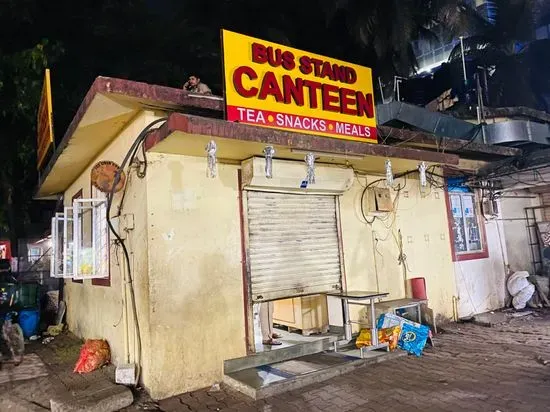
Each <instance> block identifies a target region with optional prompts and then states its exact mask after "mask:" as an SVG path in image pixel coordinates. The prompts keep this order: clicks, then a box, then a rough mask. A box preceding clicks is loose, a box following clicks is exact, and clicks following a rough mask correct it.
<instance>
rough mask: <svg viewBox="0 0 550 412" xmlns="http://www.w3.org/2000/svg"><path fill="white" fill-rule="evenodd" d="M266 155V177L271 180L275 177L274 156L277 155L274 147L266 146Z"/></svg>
mask: <svg viewBox="0 0 550 412" xmlns="http://www.w3.org/2000/svg"><path fill="white" fill-rule="evenodd" d="M264 155H265V177H267V178H268V179H271V178H272V177H273V156H274V155H275V149H274V148H273V146H266V147H265V149H264Z"/></svg>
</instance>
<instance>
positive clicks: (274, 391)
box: [223, 351, 407, 400]
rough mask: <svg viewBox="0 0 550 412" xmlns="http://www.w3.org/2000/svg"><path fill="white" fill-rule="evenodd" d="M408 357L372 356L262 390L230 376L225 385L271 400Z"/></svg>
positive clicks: (249, 394)
mask: <svg viewBox="0 0 550 412" xmlns="http://www.w3.org/2000/svg"><path fill="white" fill-rule="evenodd" d="M402 356H407V353H406V352H404V351H397V352H391V353H383V354H382V353H381V354H380V355H379V356H371V357H368V358H365V359H360V358H357V360H355V361H352V362H348V363H345V364H342V365H338V366H330V367H327V368H324V369H320V370H318V371H315V372H310V373H306V374H304V375H298V376H295V377H293V378H289V379H285V380H282V381H278V382H273V383H271V384H269V385H267V386H264V387H262V388H257V389H256V388H253V387H251V386H249V385H247V384H245V383H243V382H240V381H238V380H236V379H234V378H232V377H230V376H228V375H224V377H223V383H224V384H226V385H227V386H229V387H230V388H232V389H235V390H237V391H238V392H241V393H242V394H244V395H247V396H249V397H251V398H252V399H254V400H259V399H264V398H269V397H271V396H275V395H278V394H280V393H284V392H288V391H293V390H296V389H300V388H303V387H305V386H308V385H311V384H314V383H319V382H323V381H326V380H328V379H331V378H334V377H336V376H339V375H343V374H345V373H349V372H352V371H353V370H355V369H357V368H362V367H365V366H367V365H372V364H377V363H380V362H384V361H388V360H393V359H396V358H400V357H402Z"/></svg>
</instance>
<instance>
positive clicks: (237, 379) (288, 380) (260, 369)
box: [224, 350, 406, 399]
mask: <svg viewBox="0 0 550 412" xmlns="http://www.w3.org/2000/svg"><path fill="white" fill-rule="evenodd" d="M405 355H406V353H405V352H403V351H398V352H392V353H390V352H386V351H371V352H366V353H365V355H364V358H361V357H360V354H359V351H358V350H346V351H339V352H336V353H335V352H328V351H327V352H322V353H315V354H310V355H305V356H300V357H297V358H294V359H290V360H285V361H281V362H276V363H271V364H264V365H258V366H254V367H251V368H247V369H241V370H238V371H234V372H229V373H226V374H225V376H224V383H225V384H226V385H228V386H229V387H231V388H233V389H235V390H237V391H239V392H241V393H243V394H245V395H248V396H250V397H251V398H253V399H263V398H267V397H270V396H274V395H277V394H280V393H284V392H287V391H291V390H295V389H299V388H302V387H305V386H308V385H311V384H313V383H318V382H322V381H325V380H327V379H331V378H334V377H335V376H339V375H342V374H344V373H348V372H351V371H353V370H354V369H356V368H360V367H363V366H365V365H368V364H373V363H379V362H382V361H385V360H389V359H395V358H396V357H400V356H405Z"/></svg>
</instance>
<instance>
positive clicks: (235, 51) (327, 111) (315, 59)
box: [221, 29, 378, 143]
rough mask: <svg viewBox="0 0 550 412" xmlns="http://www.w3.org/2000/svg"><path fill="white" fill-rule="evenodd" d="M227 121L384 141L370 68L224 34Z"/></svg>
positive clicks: (365, 140)
mask: <svg viewBox="0 0 550 412" xmlns="http://www.w3.org/2000/svg"><path fill="white" fill-rule="evenodd" d="M221 41H222V61H223V80H224V82H223V83H224V92H225V93H224V96H225V118H226V120H228V121H233V122H239V123H245V124H251V125H256V126H261V127H267V128H272V129H280V130H286V131H294V132H299V133H306V134H312V135H317V136H326V137H331V138H337V139H344V140H353V141H360V142H366V143H378V139H377V127H376V109H375V104H374V87H373V81H372V70H371V69H370V68H368V67H364V66H359V65H356V64H352V63H348V62H344V61H341V60H337V59H333V58H329V57H325V56H321V55H318V54H314V53H309V52H307V51H303V50H299V49H295V48H292V47H287V46H284V45H280V44H276V43H272V42H268V41H264V40H261V39H257V38H254V37H250V36H246V35H242V34H238V33H235V32H232V31H229V30H225V29H222V30H221Z"/></svg>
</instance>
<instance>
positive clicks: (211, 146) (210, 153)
mask: <svg viewBox="0 0 550 412" xmlns="http://www.w3.org/2000/svg"><path fill="white" fill-rule="evenodd" d="M204 149H205V150H206V157H207V161H208V167H207V168H206V177H210V178H214V177H216V176H217V175H218V166H217V163H218V162H217V159H216V152H217V151H218V147H217V146H216V142H215V141H214V140H210V141H209V142H208V144H207V145H206V147H205V148H204Z"/></svg>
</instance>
